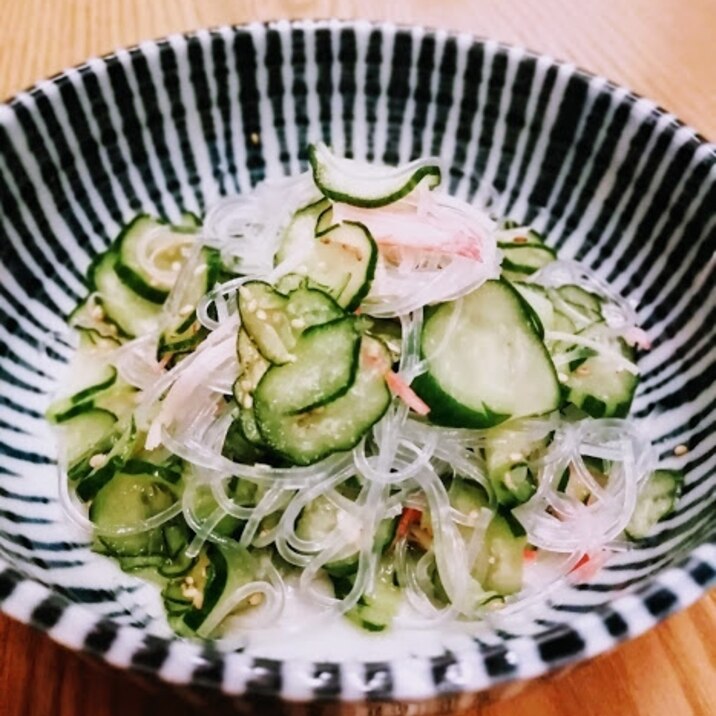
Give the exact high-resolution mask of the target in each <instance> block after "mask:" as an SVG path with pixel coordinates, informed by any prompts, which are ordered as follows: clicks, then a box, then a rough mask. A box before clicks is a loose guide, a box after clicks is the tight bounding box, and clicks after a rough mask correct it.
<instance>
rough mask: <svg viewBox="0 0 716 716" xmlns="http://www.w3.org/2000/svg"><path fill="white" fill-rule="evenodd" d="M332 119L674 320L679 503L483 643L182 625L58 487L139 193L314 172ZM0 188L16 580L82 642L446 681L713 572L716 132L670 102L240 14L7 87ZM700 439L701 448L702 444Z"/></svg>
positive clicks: (623, 619) (654, 373)
mask: <svg viewBox="0 0 716 716" xmlns="http://www.w3.org/2000/svg"><path fill="white" fill-rule="evenodd" d="M318 138H322V139H323V140H324V141H326V142H327V143H328V144H331V145H333V146H334V147H335V148H336V149H337V150H338V151H339V152H344V151H345V152H346V153H347V154H352V155H354V156H357V157H366V158H367V159H369V160H382V161H385V162H388V163H394V162H398V161H405V160H408V159H410V158H412V157H418V156H424V155H428V154H433V155H439V156H441V157H442V158H443V159H444V160H445V161H446V162H447V163H448V165H449V166H450V172H449V175H448V177H447V181H448V183H449V187H450V190H451V191H452V192H454V193H456V194H458V195H460V196H462V197H467V198H470V199H472V200H474V201H476V202H479V203H481V204H482V205H484V206H487V205H489V206H491V207H492V210H493V211H494V213H495V214H497V215H501V216H505V215H508V216H511V217H514V218H515V219H518V220H520V221H523V222H525V223H532V224H534V225H535V226H536V228H538V229H539V230H541V231H543V232H545V233H546V234H547V235H548V237H549V242H550V243H551V244H552V245H553V246H556V247H559V249H560V251H561V252H562V254H563V255H565V256H567V257H576V258H577V259H579V260H581V261H584V262H586V263H587V264H589V265H590V266H591V267H592V268H594V269H596V270H597V271H598V273H599V274H600V275H601V276H603V277H604V278H605V279H607V280H608V281H609V282H610V283H611V284H612V285H614V286H615V287H616V288H617V289H618V290H619V291H621V292H622V293H623V294H624V295H627V296H629V297H631V298H633V299H635V301H637V302H638V304H639V307H640V308H639V315H640V318H641V320H642V323H643V325H644V326H645V327H646V329H647V330H648V331H649V333H650V334H651V336H652V337H653V339H654V348H653V350H652V351H651V352H649V353H648V354H647V355H646V356H645V357H644V358H643V360H642V361H641V366H642V369H643V371H644V379H643V382H642V384H641V386H640V389H639V392H638V395H637V398H636V403H635V406H634V408H635V412H636V414H637V415H638V416H640V417H644V418H645V417H646V416H650V417H649V418H648V419H649V421H650V422H649V426H650V430H651V437H652V439H653V441H654V442H655V444H656V445H657V447H658V449H659V451H660V453H661V455H662V458H663V459H664V461H665V462H667V463H670V464H672V465H677V466H679V467H682V468H683V469H684V470H685V472H686V487H685V490H684V495H683V498H682V499H681V502H680V503H679V509H678V512H677V514H674V515H673V516H671V517H670V518H669V519H668V520H667V521H665V522H664V523H662V524H660V525H659V528H658V530H657V531H656V532H655V534H654V536H653V538H651V539H650V540H648V541H647V542H646V543H644V544H643V545H642V546H640V547H639V548H638V549H636V550H634V551H631V552H628V553H624V554H621V555H620V556H619V557H618V558H617V559H615V560H614V561H613V562H612V563H610V565H609V566H608V567H607V568H606V569H604V570H603V571H602V572H601V573H600V574H598V575H597V576H596V577H595V578H594V580H593V581H592V582H591V583H589V584H585V585H581V586H579V587H571V588H565V589H563V590H561V591H559V592H557V593H555V594H553V595H550V598H549V599H546V600H545V602H544V604H543V606H542V608H541V609H540V612H539V614H538V615H537V618H533V619H530V620H527V621H523V622H521V623H516V624H515V626H514V629H512V630H511V631H509V632H508V631H496V630H486V631H485V634H484V636H481V637H480V638H479V639H475V640H471V641H470V643H469V645H467V646H466V645H464V644H463V646H461V647H460V648H459V649H456V648H452V647H451V646H450V645H448V644H446V643H444V642H443V641H441V638H440V635H439V634H433V635H432V636H430V637H429V639H428V640H432V641H433V642H434V650H433V652H432V653H431V654H429V655H416V654H415V653H412V652H411V653H409V651H408V650H407V649H406V653H405V654H402V655H397V656H396V655H394V654H393V655H391V656H390V657H387V658H384V659H378V660H375V659H374V658H373V660H371V661H368V659H367V658H366V657H365V655H363V657H362V656H361V654H360V653H356V654H355V658H353V659H352V660H350V661H344V662H340V663H338V662H331V661H321V662H312V661H310V658H306V659H286V660H281V661H279V660H276V659H271V658H265V657H260V656H252V655H250V654H248V653H234V654H228V655H225V654H220V653H218V652H217V651H216V650H214V649H212V648H211V647H210V646H208V645H206V646H204V645H199V644H195V643H189V642H185V641H181V640H179V639H176V638H173V637H171V635H170V634H169V633H168V632H167V630H166V626H165V624H164V623H163V621H162V617H161V606H160V604H159V603H158V600H157V598H156V596H155V595H154V594H153V593H152V592H151V590H150V589H149V588H148V587H146V586H143V585H142V584H141V583H140V582H138V581H137V580H136V579H134V578H132V577H130V576H128V575H125V574H122V573H121V572H120V571H119V570H118V569H117V568H116V567H114V565H112V564H110V563H109V562H108V561H106V560H104V559H102V558H101V557H99V556H97V555H95V554H93V553H92V552H90V551H89V549H88V546H87V541H86V538H85V536H84V535H82V534H79V533H77V532H76V531H74V530H73V528H72V527H71V526H70V525H68V524H67V522H66V521H65V519H64V518H63V515H62V513H61V510H60V507H59V504H58V499H57V493H58V490H57V475H56V472H55V448H54V446H53V443H52V440H51V437H50V435H49V432H48V429H47V426H46V425H45V422H44V420H43V417H42V415H43V410H44V408H45V407H46V405H47V402H48V395H49V394H51V393H52V391H53V390H54V389H55V387H56V380H57V376H58V375H59V373H60V372H61V369H62V367H63V364H64V363H65V362H66V361H67V359H68V357H69V349H68V346H67V344H66V342H65V341H64V340H63V338H62V334H63V330H64V328H63V326H64V320H63V316H64V315H65V314H67V312H68V311H69V310H70V309H71V308H72V307H73V306H74V305H75V303H76V302H77V301H78V299H79V298H80V297H82V295H83V293H84V291H85V289H84V287H83V282H82V277H83V275H84V273H85V269H86V268H87V265H88V263H89V261H90V259H91V258H92V256H93V255H94V254H95V253H96V252H98V251H101V250H102V249H103V248H104V247H105V246H106V245H107V244H108V243H109V241H110V240H111V239H112V238H113V237H114V236H115V235H116V233H117V231H118V229H119V228H120V227H121V226H122V224H123V223H125V222H126V221H127V220H128V219H129V218H131V217H132V216H133V215H134V214H136V213H137V212H140V211H144V212H148V213H150V214H160V215H164V216H167V217H169V218H177V217H178V215H179V213H180V212H181V211H182V210H189V211H193V212H197V213H202V212H203V211H204V210H205V209H206V207H207V206H209V205H211V204H212V202H214V201H216V199H218V198H219V197H220V196H222V195H225V194H231V193H236V192H243V191H247V190H249V189H250V188H251V187H252V186H253V185H254V184H256V183H257V182H258V181H260V180H261V179H262V178H263V177H265V176H276V175H282V174H288V173H294V172H298V171H299V170H302V169H305V167H306V146H307V144H308V142H309V141H314V140H316V139H318ZM0 203H1V205H2V215H1V216H0V603H1V606H2V609H3V611H5V612H6V613H7V614H9V615H11V616H13V617H15V618H16V619H19V620H21V621H23V622H27V623H30V624H32V625H34V626H36V627H38V628H41V629H44V630H46V631H47V632H48V633H49V635H50V636H51V637H52V638H53V639H56V640H57V641H59V642H61V643H62V644H65V645H67V646H69V647H71V648H73V649H78V650H85V651H88V652H92V653H94V654H97V655H98V656H100V657H101V658H103V659H105V660H106V661H108V662H110V663H112V664H114V665H116V666H119V667H123V668H132V669H139V670H143V671H145V672H152V673H155V674H157V675H158V676H159V677H160V678H162V679H165V680H167V681H170V682H175V683H179V684H190V685H208V686H211V687H216V688H220V689H222V690H223V691H225V692H227V693H228V694H234V695H241V694H263V695H270V696H280V697H282V698H287V699H298V700H306V699H343V700H361V699H380V700H391V699H422V698H430V697H433V696H435V695H444V694H453V695H455V694H458V693H464V694H470V693H474V692H477V691H480V690H484V689H487V688H489V687H491V686H493V685H495V684H497V683H502V682H506V681H509V680H513V679H519V678H526V677H534V676H537V675H539V674H543V673H545V672H547V671H549V670H551V669H554V668H556V667H558V666H562V665H565V664H567V663H571V662H575V661H577V660H580V659H583V658H586V657H589V656H592V655H594V654H598V653H600V652H603V651H605V650H606V649H609V648H610V647H612V646H614V645H615V644H617V643H619V642H620V641H623V640H625V639H629V638H632V637H634V636H636V635H637V634H640V633H642V632H643V631H645V630H646V629H648V628H650V627H651V626H652V625H654V624H655V623H656V622H657V621H659V620H660V619H663V618H664V617H665V616H667V615H668V614H670V613H673V612H674V611H678V610H679V609H682V608H684V607H685V606H687V605H689V604H691V603H692V602H694V601H695V600H696V599H698V598H699V596H701V595H702V594H703V593H704V590H705V589H706V588H707V587H708V586H709V585H711V584H712V583H713V582H714V579H715V577H716V546H715V545H714V543H713V539H714V532H715V530H714V528H715V512H716V510H715V509H714V501H715V500H716V490H714V487H715V486H716V445H715V444H714V440H713V428H714V423H715V422H716V406H715V403H716V400H715V397H716V394H715V388H714V379H715V377H716V355H715V354H714V336H715V335H716V305H715V301H714V263H713V256H714V249H715V248H716V148H714V146H713V145H709V144H707V143H706V142H705V141H704V140H703V139H702V138H700V137H699V136H698V135H697V134H695V133H694V131H693V130H691V129H689V128H688V127H685V126H683V125H682V124H681V123H680V122H679V121H678V120H676V119H675V118H674V117H673V116H671V115H669V114H667V113H665V112H664V111H662V110H661V109H659V108H658V107H656V106H655V105H654V104H653V103H651V102H649V101H647V100H644V99H641V98H638V97H636V96H634V95H633V94H631V93H629V92H628V91H627V90H624V89H622V88H620V87H616V86H614V85H612V84H610V83H609V82H607V81H606V80H604V79H601V78H598V77H593V76H590V75H587V74H585V73H584V72H581V71H579V70H577V69H575V68H574V67H571V66H569V65H564V64H559V63H556V62H554V61H552V60H550V59H548V58H544V57H538V56H535V55H533V54H531V53H529V52H527V51H525V50H521V49H517V48H512V47H505V46H502V45H500V44H498V43H495V42H490V41H476V40H475V39H474V38H472V37H469V36H467V35H454V34H450V33H447V32H441V31H431V30H425V29H421V28H396V27H394V26H392V25H372V24H368V23H345V22H337V21H336V22H334V21H329V22H297V23H288V22H280V23H275V24H270V25H250V26H246V27H237V28H232V27H224V28H219V29H216V30H211V31H209V30H207V31H200V32H197V33H195V34H192V35H188V36H174V37H170V38H168V39H166V40H161V41H158V42H147V43H144V44H142V45H139V46H138V47H134V48H132V49H130V50H125V51H120V52H118V53H116V54H114V55H111V56H109V57H105V58H102V59H94V60H90V61H89V62H87V63H86V64H84V65H82V66H80V67H77V68H74V69H72V70H69V71H67V72H64V73H62V74H61V75H58V76H56V77H54V78H53V79H51V80H48V81H45V82H42V83H40V84H38V85H37V86H36V87H34V88H33V89H31V90H30V91H28V92H25V93H22V94H20V95H18V96H17V97H15V98H14V99H12V100H11V101H10V102H9V103H7V104H5V105H0ZM677 444H685V445H687V446H688V447H689V452H688V453H687V454H686V455H685V456H683V457H680V458H678V459H677V458H674V457H673V449H674V447H675V446H676V445H677ZM426 638H427V637H426ZM462 698H465V697H462Z"/></svg>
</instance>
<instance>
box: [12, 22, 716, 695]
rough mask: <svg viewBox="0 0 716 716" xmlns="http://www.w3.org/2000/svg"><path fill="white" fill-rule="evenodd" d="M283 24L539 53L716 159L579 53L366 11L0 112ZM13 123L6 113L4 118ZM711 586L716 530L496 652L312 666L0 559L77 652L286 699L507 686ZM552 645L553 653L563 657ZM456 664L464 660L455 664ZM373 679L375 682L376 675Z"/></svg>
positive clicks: (20, 614)
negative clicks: (567, 55)
mask: <svg viewBox="0 0 716 716" xmlns="http://www.w3.org/2000/svg"><path fill="white" fill-rule="evenodd" d="M286 26H288V27H290V28H292V29H294V28H296V29H302V30H305V31H309V32H314V31H315V30H317V29H320V28H329V29H331V28H352V29H354V30H355V31H361V29H362V31H364V32H368V31H372V30H379V31H380V32H381V33H395V32H399V31H407V32H412V31H415V30H418V31H422V32H424V33H425V35H435V34H440V35H444V36H445V37H446V38H453V39H455V40H456V41H458V42H459V41H462V42H466V43H469V44H486V43H491V44H493V45H494V46H496V47H497V48H499V49H501V50H503V51H506V52H511V51H512V52H519V53H522V54H523V55H525V56H528V57H531V58H533V59H542V60H543V61H546V62H548V63H549V64H550V65H554V66H557V67H560V68H564V69H565V70H566V71H568V72H570V73H572V74H574V75H577V76H580V77H583V78H584V79H585V80H587V81H590V82H591V81H593V80H599V81H600V82H602V83H603V85H604V87H605V88H606V89H608V90H609V91H610V92H614V91H616V90H620V91H624V90H626V93H625V94H624V95H623V99H622V101H625V100H628V99H631V100H633V101H635V102H637V101H638V102H639V104H640V106H641V107H642V108H643V111H645V112H647V113H649V114H654V115H656V116H658V117H665V118H667V119H668V120H669V122H670V124H671V125H672V126H673V127H675V128H677V129H681V130H685V131H686V132H688V134H689V135H690V139H691V141H694V142H696V143H697V144H699V145H701V146H702V147H704V148H705V149H706V150H708V153H709V154H710V155H711V158H712V159H713V160H714V161H716V144H714V143H711V142H710V141H709V140H707V139H706V138H705V137H704V136H703V135H702V134H700V133H699V132H698V131H697V130H696V129H694V128H693V127H691V126H690V125H688V124H686V123H685V122H683V121H682V120H680V119H679V118H678V117H676V116H675V115H674V114H672V113H671V112H669V111H668V110H666V109H664V108H663V107H661V106H660V105H658V104H657V103H656V102H654V101H653V100H651V99H648V98H645V97H643V96H642V95H640V94H638V93H636V92H634V91H633V90H631V89H630V88H628V87H624V86H623V85H621V84H618V83H616V82H613V81H611V80H609V79H607V78H605V77H603V76H601V75H597V74H594V73H592V72H590V71H588V70H585V69H583V68H582V67H579V66H577V65H575V64H573V63H571V62H568V61H564V60H558V59H556V58H554V57H553V56H551V55H548V54H545V53H540V52H537V51H534V50H531V49H529V48H526V47H523V46H520V45H515V44H511V43H506V42H502V41H498V40H494V39H492V38H489V37H486V36H481V35H476V34H474V33H470V32H460V31H455V30H452V29H447V28H439V27H433V26H429V25H423V24H419V23H414V24H411V23H397V22H391V21H377V20H366V19H336V18H323V19H322V18H311V19H305V18H304V19H294V20H287V19H279V20H267V21H260V22H258V21H254V22H245V23H236V24H220V25H215V26H211V27H206V28H199V29H195V30H191V31H187V32H178V33H171V34H168V35H164V36H161V37H158V38H155V39H149V40H142V41H139V42H136V43H134V44H131V45H127V46H123V47H119V48H116V49H114V50H111V51H109V52H106V53H103V54H101V55H95V56H92V57H90V58H88V59H86V60H84V61H82V62H79V63H77V64H75V65H72V66H70V67H67V68H65V69H63V70H61V71H59V72H56V73H54V74H52V75H50V76H49V77H47V78H45V79H41V80H38V81H36V82H34V83H33V84H32V85H30V86H29V87H27V88H26V89H24V90H20V91H18V92H16V93H14V94H12V95H11V96H10V97H8V98H7V99H5V100H2V101H0V109H2V107H6V108H12V107H13V106H14V105H15V104H17V103H19V102H20V101H21V99H22V98H23V97H24V96H32V95H33V94H34V93H36V92H38V91H42V90H44V89H46V88H47V87H48V85H50V86H55V85H57V84H58V83H59V82H61V81H62V80H63V79H64V78H66V77H67V75H68V74H69V73H72V72H77V71H81V70H82V69H84V68H88V67H89V66H90V64H91V63H97V61H100V62H102V63H106V65H108V64H109V63H112V62H118V61H119V57H118V56H119V53H123V52H131V51H132V50H135V49H141V48H142V47H146V46H161V45H164V44H169V43H171V41H172V40H177V39H180V40H185V41H187V40H191V39H193V38H201V37H202V36H205V35H207V34H208V35H211V34H216V33H220V32H227V31H228V32H230V33H236V32H246V31H251V29H252V28H253V29H257V28H262V29H263V31H264V32H265V31H268V30H271V29H276V28H279V29H280V28H281V27H286ZM92 69H93V70H94V71H96V70H97V65H96V64H94V66H93V68H92ZM4 121H5V120H4V118H3V116H2V114H0V124H3V123H4ZM712 584H716V540H715V538H714V536H713V535H711V536H708V535H707V537H706V540H705V541H704V542H703V543H702V544H700V545H698V546H697V547H695V548H692V549H691V550H690V551H689V552H685V553H684V555H683V557H682V558H681V559H680V560H679V562H678V563H675V564H673V565H671V566H670V567H669V568H668V569H666V570H664V571H662V572H660V573H658V574H656V575H653V576H652V577H650V578H649V580H648V581H647V582H646V583H645V584H643V585H642V586H641V587H640V588H638V589H637V590H634V591H631V592H627V593H624V594H621V595H619V596H618V597H616V598H615V599H614V600H613V601H611V602H609V604H608V605H604V606H602V607H598V608H596V609H591V610H590V611H588V612H584V613H580V614H577V615H576V616H575V618H574V619H573V620H571V621H570V622H568V623H564V624H560V625H554V626H551V627H547V628H546V629H545V631H543V632H540V633H539V634H537V635H535V636H521V637H516V638H513V639H510V640H509V641H507V642H506V644H507V646H504V645H500V646H498V647H495V648H494V649H493V648H488V649H478V648H476V649H475V650H474V653H473V652H472V651H470V652H469V653H468V652H465V653H464V654H463V653H462V652H458V653H452V652H449V651H447V652H446V653H445V654H444V655H443V656H441V657H413V656H407V657H400V658H398V659H394V660H391V661H385V662H383V661H381V662H369V661H358V660H357V661H355V662H330V663H314V664H308V665H307V664H305V663H303V662H302V661H299V660H297V659H265V658H260V657H251V656H248V655H245V654H243V653H222V652H219V651H218V650H217V649H216V648H215V647H213V646H212V645H211V644H200V643H196V642H190V641H187V640H183V639H181V638H179V637H176V636H169V637H157V636H152V635H148V634H147V632H146V631H145V630H144V629H142V628H139V627H136V626H128V625H119V624H117V623H116V622H113V621H111V620H109V619H105V618H103V617H101V616H100V615H99V614H97V613H95V612H93V611H92V610H90V609H89V608H87V607H85V606H84V605H83V604H78V603H75V602H72V601H71V600H69V599H68V598H67V597H65V596H63V595H61V594H60V593H59V592H58V591H55V590H53V589H52V588H50V587H48V586H46V585H45V584H43V583H42V582H40V581H38V580H36V579H33V578H31V577H30V576H28V575H25V574H24V573H23V572H22V571H21V567H19V566H14V565H11V564H10V563H9V562H8V561H7V560H6V559H5V558H4V557H2V556H0V612H2V613H4V614H6V615H7V616H9V617H11V618H13V619H15V620H16V621H19V622H21V623H24V624H28V625H30V626H32V627H34V628H36V629H39V630H41V631H44V632H45V633H46V634H47V635H48V636H49V637H50V638H51V639H52V640H53V641H55V642H56V643H58V644H60V645H62V646H64V647H67V648H69V649H71V650H74V651H79V652H88V653H91V654H94V655H95V656H96V657H98V658H99V659H101V660H102V661H104V662H106V663H108V664H110V665H112V666H115V667H117V668H121V669H128V670H136V671H139V672H143V673H149V674H154V675H155V676H157V677H158V678H159V679H160V680H162V681H164V682H167V683H169V684H175V685H191V686H203V687H210V688H215V689H216V688H218V689H220V690H221V691H222V692H224V693H225V694H227V695H229V696H240V695H243V694H257V695H262V696H270V697H277V698H279V699H281V700H284V701H306V700H308V701H313V700H321V699H323V700H325V699H326V698H328V700H334V701H360V700H364V699H367V698H368V699H371V700H372V701H375V700H376V699H378V700H382V701H411V700H425V699H431V698H435V697H439V696H443V695H447V694H459V693H477V692H480V691H483V690H486V689H488V688H491V687H493V686H496V685H498V684H506V683H510V682H514V681H519V680H525V679H532V678H535V677H538V676H542V675H545V674H549V673H552V672H554V671H556V670H559V669H561V668H562V667H564V666H566V665H569V664H574V663H577V662H581V661H584V660H586V659H589V658H592V657H593V656H596V655H598V654H602V653H605V652H607V651H609V650H611V649H612V648H614V647H615V646H617V645H618V644H620V643H621V642H623V641H627V640H629V639H633V638H636V637H637V636H640V635H641V634H643V633H644V632H646V631H647V630H648V629H651V628H652V627H653V626H655V625H656V624H657V623H659V622H660V621H662V620H663V619H665V618H666V617H668V616H670V615H672V614H674V613H676V612H678V611H681V610H683V609H686V608H687V607H689V606H690V605H691V604H693V603H694V602H696V601H697V600H698V599H699V598H701V597H702V596H704V595H705V594H706V592H707V590H708V589H709V587H710V586H711V585H712ZM602 612H605V614H602ZM575 647H577V648H576V650H575ZM553 649H554V650H556V653H554V654H553V653H552V650H553ZM142 650H144V651H146V652H148V653H149V652H152V653H156V652H159V653H161V654H163V656H164V658H163V659H161V660H160V661H159V662H158V663H157V662H156V659H152V658H146V659H144V660H137V659H136V658H135V657H136V656H137V654H138V653H140V652H141V651H142ZM545 654H550V656H549V658H547V657H545V656H544V655H545ZM465 657H467V658H465ZM276 665H278V666H276ZM287 665H291V666H292V667H294V666H300V667H302V668H303V671H304V674H303V678H304V679H309V680H310V679H312V680H313V681H316V680H317V679H319V680H320V678H321V674H320V673H318V672H317V671H315V670H314V671H313V672H309V671H306V668H307V666H311V667H316V668H318V669H320V668H325V669H326V672H325V673H331V674H333V676H334V677H335V669H336V667H337V668H338V674H339V679H340V678H341V674H340V672H341V671H342V672H343V675H342V681H340V680H339V682H338V683H339V685H341V686H340V688H339V690H338V693H337V694H332V695H330V696H329V697H325V696H321V695H319V694H317V693H314V694H312V695H310V696H308V697H306V696H305V694H304V693H303V692H302V690H301V689H298V691H296V684H295V682H296V677H295V676H294V678H293V679H291V682H292V683H291V684H289V685H288V686H286V684H284V685H283V686H281V685H280V684H279V686H278V687H276V685H275V684H274V683H273V682H270V683H268V685H267V684H266V683H264V677H265V675H266V671H267V670H268V671H270V670H271V669H272V668H281V666H284V667H285V666H287ZM455 666H457V667H458V668H457V669H455V668H452V669H451V668H450V667H455ZM366 670H367V671H368V672H370V673H371V674H372V677H375V676H376V675H378V676H380V673H381V671H386V670H387V671H388V672H390V675H392V673H393V671H394V670H398V671H400V670H402V671H404V672H406V673H404V674H403V675H402V676H403V680H404V684H403V687H402V688H401V689H398V692H397V693H393V692H391V693H388V694H387V695H386V694H384V693H383V692H382V691H380V689H379V691H380V693H376V692H374V691H373V690H371V686H370V684H369V683H367V681H370V680H371V677H370V675H369V676H366V674H365V673H364V672H365V671H366ZM406 670H407V671H406ZM438 670H439V671H440V672H441V678H439V679H438V678H437V677H436V674H437V671H438ZM410 671H416V672H419V673H418V677H415V676H413V677H412V678H410V674H409V673H407V672H410ZM431 671H432V674H433V677H432V678H431V677H430V672H431ZM359 672H360V673H359ZM421 679H422V681H421ZM372 680H373V681H375V679H374V678H372ZM269 681H270V680H269ZM347 682H350V683H352V688H348V689H345V688H343V687H344V686H345V684H346V683H347ZM428 682H432V683H428ZM303 691H305V689H304V690H303Z"/></svg>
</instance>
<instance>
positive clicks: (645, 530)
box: [626, 470, 684, 540]
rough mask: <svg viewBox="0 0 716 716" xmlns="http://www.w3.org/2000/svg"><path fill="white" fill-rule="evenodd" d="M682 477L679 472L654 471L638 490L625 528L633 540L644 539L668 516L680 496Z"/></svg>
mask: <svg viewBox="0 0 716 716" xmlns="http://www.w3.org/2000/svg"><path fill="white" fill-rule="evenodd" d="M683 483H684V476H683V474H682V473H681V472H680V471H679V470H656V471H655V472H653V473H652V474H651V475H650V476H649V478H648V479H647V481H646V482H645V483H644V484H643V485H642V487H641V489H640V490H639V496H638V498H637V503H636V509H635V510H634V514H633V515H632V517H631V520H629V524H628V525H627V527H626V533H627V536H628V537H630V538H631V539H633V540H639V539H644V538H645V537H647V536H648V534H649V532H651V530H652V529H653V528H654V526H655V525H656V523H657V522H659V521H660V520H663V519H664V518H665V517H667V516H668V515H670V514H671V513H672V512H673V511H674V508H675V507H676V502H677V500H678V499H679V495H680V494H681V488H682V486H683Z"/></svg>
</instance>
